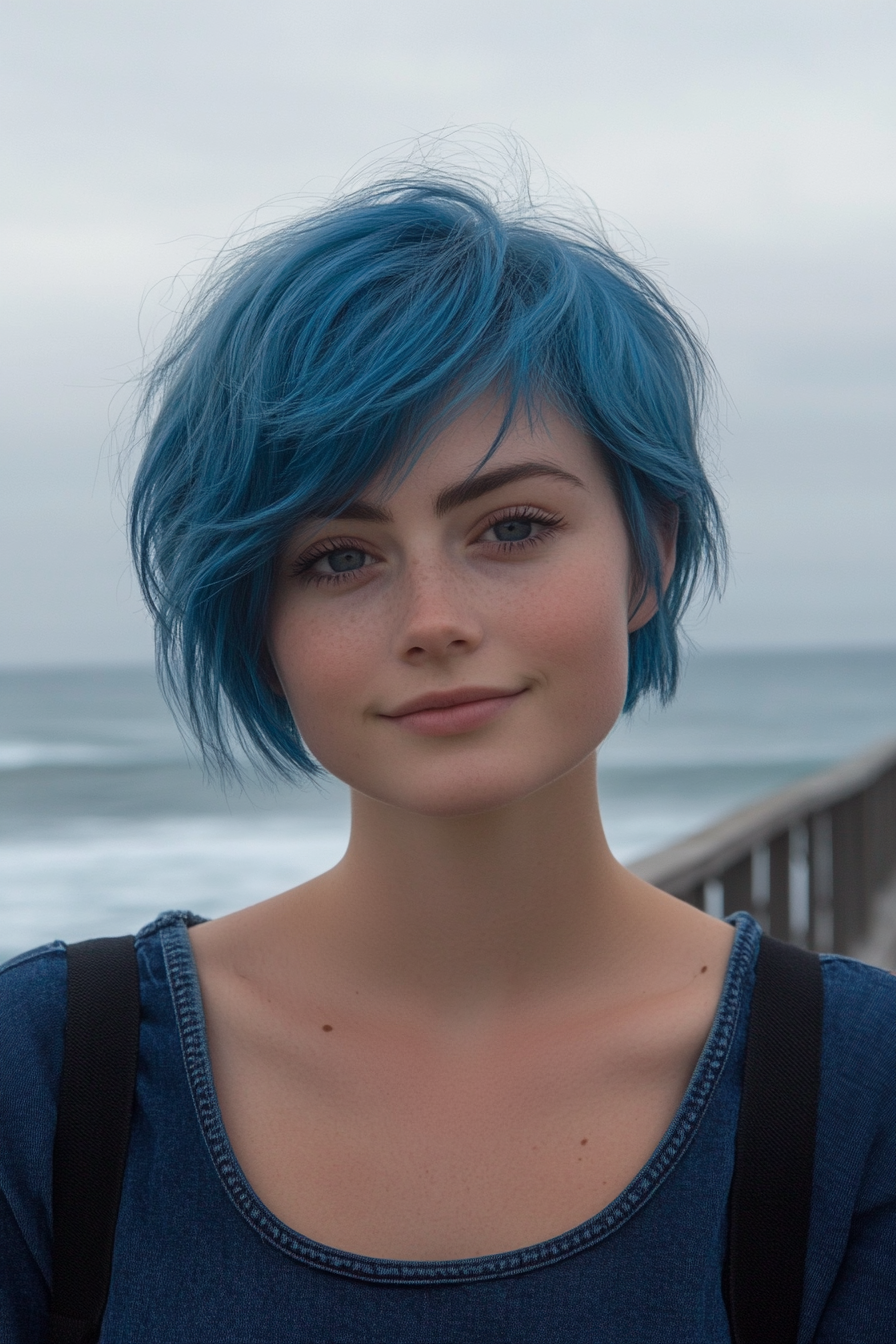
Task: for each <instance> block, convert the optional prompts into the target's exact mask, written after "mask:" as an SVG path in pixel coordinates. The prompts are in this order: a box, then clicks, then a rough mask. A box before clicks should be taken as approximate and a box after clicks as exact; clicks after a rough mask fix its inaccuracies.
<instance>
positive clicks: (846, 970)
mask: <svg viewBox="0 0 896 1344" xmlns="http://www.w3.org/2000/svg"><path fill="white" fill-rule="evenodd" d="M821 965H822V973H823V976H824V990H825V993H824V1028H823V1035H822V1071H821V1092H820V1096H819V1110H818V1136H817V1142H818V1149H817V1151H818V1156H819V1159H820V1162H821V1167H822V1169H823V1170H824V1171H825V1173H826V1180H827V1182H828V1185H829V1187H830V1189H831V1190H834V1189H840V1190H841V1194H842V1196H843V1197H844V1198H846V1191H847V1190H848V1191H849V1192H850V1193H849V1199H850V1200H851V1201H852V1203H853V1207H855V1208H856V1209H858V1210H861V1209H862V1208H863V1207H866V1208H868V1207H873V1206H879V1205H880V1204H882V1203H888V1202H890V1201H893V1200H894V1199H896V976H894V975H891V974H890V972H889V971H883V970H879V969H878V968H877V967H875V966H868V965H866V964H865V963H864V962H861V961H853V960H852V959H851V958H849V957H839V956H828V955H823V956H822V958H821Z"/></svg>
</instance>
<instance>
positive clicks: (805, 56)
mask: <svg viewBox="0 0 896 1344" xmlns="http://www.w3.org/2000/svg"><path fill="white" fill-rule="evenodd" d="M4 12H5V16H6V17H5V19H4V20H3V23H4V26H5V32H4V33H3V34H2V35H0V45H2V52H3V56H2V61H3V68H2V69H0V97H2V100H3V103H4V106H5V116H4V126H5V132H6V133H5V137H4V146H3V158H2V181H3V188H4V190H3V200H4V204H3V207H2V221H0V227H2V257H3V261H4V267H3V272H4V274H3V278H2V290H0V356H2V360H0V369H2V404H0V428H2V438H0V454H2V456H0V472H2V480H0V548H2V553H0V575H2V578H0V662H3V663H6V664H13V663H17V664H26V663H45V662H67V661H94V660H98V661H102V660H107V659H115V660H131V659H139V658H144V657H147V656H148V655H149V650H150V638H149V632H148V629H147V626H146V622H145V620H144V619H143V617H142V615H141V613H140V605H139V599H138V597H137V593H136V589H135V586H134V584H133V582H132V580H131V579H130V577H129V570H128V564H127V558H126V554H125V548H124V545H123V541H122V536H121V510H120V508H119V507H118V506H117V505H116V504H115V502H114V492H113V488H112V475H113V462H112V458H111V455H110V454H111V449H110V440H109V429H110V424H111V423H112V422H113V421H114V419H115V417H116V416H118V415H119V414H120V413H121V410H122V405H123V400H124V396H125V394H124V393H123V392H121V391H120V390H119V391H118V394H117V397H115V399H114V400H113V396H114V394H115V393H116V389H120V388H121V386H122V384H123V383H124V381H125V380H126V379H127V377H128V375H129V373H130V372H132V371H133V370H134V369H136V368H137V367H138V365H139V361H140V356H141V351H142V349H143V347H144V344H145V343H146V342H149V344H150V345H152V343H153V342H154V341H155V340H157V338H158V335H159V333H160V331H161V330H163V327H164V313H165V310H166V305H169V306H170V304H171V302H173V301H175V302H176V301H177V296H178V295H179V294H182V293H183V287H184V283H185V281H184V280H183V279H182V280H181V281H179V282H176V283H174V284H172V280H173V278H174V277H176V276H179V275H180V276H184V275H185V276H186V277H189V275H190V274H195V273H196V270H197V259H199V260H201V259H202V258H203V257H207V256H209V255H210V254H211V253H212V252H213V251H214V250H215V249H216V248H217V247H218V246H219V245H220V243H221V242H222V241H223V240H224V239H225V238H226V237H227V236H228V235H229V234H231V233H232V231H233V230H234V229H235V228H237V227H239V226H241V225H245V223H246V222H247V220H249V219H250V218H251V217H252V212H254V211H256V210H257V209H258V208H259V207H262V215H261V217H262V218H263V219H266V218H273V217H274V216H277V215H282V214H283V213H284V211H285V210H287V209H289V208H291V206H290V202H293V203H294V204H295V205H299V204H301V201H302V200H303V199H307V198H308V196H309V194H310V195H317V196H319V195H320V194H322V193H326V192H327V191H329V190H331V189H332V188H333V187H334V186H335V185H336V183H337V182H338V181H339V179H340V178H342V177H343V176H344V175H345V174H346V173H348V172H350V171H351V170H352V168H353V166H355V165H357V164H358V162H359V161H360V160H363V159H365V158H367V157H368V156H370V155H375V154H376V153H378V152H386V153H389V152H393V151H392V150H390V147H391V146H394V145H395V144H396V142H401V141H406V140H408V138H409V137H413V136H416V135H419V134H422V133H426V132H431V131H434V130H437V129H439V128H443V127H447V126H469V125H471V124H487V125H495V126H501V127H508V128H512V129H513V130H514V131H515V132H516V133H518V134H519V135H521V136H523V137H525V139H526V141H527V142H528V143H529V144H530V145H531V146H532V148H533V150H534V151H535V152H536V154H538V155H540V156H541V158H542V159H543V160H544V161H545V163H546V164H547V165H548V166H549V168H551V169H552V170H554V171H555V172H556V173H557V174H559V175H560V176H561V177H562V178H563V179H566V180H571V181H572V182H574V183H576V184H578V186H580V187H581V188H583V189H584V190H585V191H587V192H588V193H589V194H590V195H591V196H592V197H593V198H594V200H595V201H596V202H597V204H598V205H599V207H600V208H601V211H602V212H603V214H604V216H605V218H606V220H607V223H608V225H609V227H610V229H611V231H614V232H615V235H616V237H617V238H619V239H620V240H622V241H623V242H624V244H625V245H626V246H627V247H629V248H630V249H632V250H633V252H634V254H635V255H639V256H641V257H644V258H646V259H647V260H648V261H649V264H650V265H651V267H652V268H653V270H654V272H655V274H657V275H658V276H660V277H661V278H662V279H663V281H664V283H666V284H667V285H669V286H671V287H672V288H673V289H674V290H675V291H676V292H677V293H678V294H679V295H680V296H682V299H683V301H684V302H685V305H686V307H687V309H688V311H689V312H690V313H691V314H692V316H693V317H694V319H695V320H696V321H697V323H698V325H699V326H700V328H701V330H702V331H703V333H704V335H705V336H706V338H707V340H708V342H709V345H710V348H711V350H712V352H713V355H714V357H715V360H716V363H717V365H718V368H719V371H720V374H721V376H722V379H723V381H724V384H725V387H726V389H727V400H726V402H725V403H724V405H723V413H722V419H721V424H720V427H719V432H718V457H717V463H716V467H715V471H716V478H717V480H718V482H719V484H720V486H721V489H722V492H723V494H724V496H725V497H726V499H727V505H728V516H729V522H730V527H731V533H732V542H733V554H734V570H733V577H732V582H731V585H730V588H729V592H728V595H727V597H726V599H725V601H724V603H723V604H722V605H721V606H720V607H719V608H718V609H717V610H715V611H714V612H713V613H712V614H711V615H710V616H709V617H708V618H707V619H706V620H705V621H704V623H703V624H701V625H700V626H699V628H698V630H697V635H698V639H699V641H700V642H701V643H702V644H704V645H705V646H720V645H724V646H731V645H738V646H743V645H770V644H779V645H793V644H802V645H806V644H810V645H811V644H819V645H822V644H882V643H890V644H892V643H894V642H896V595H894V589H896V434H894V429H896V411H894V381H896V380H894V370H896V333H894V328H896V319H894V314H896V302H894V299H896V293H894V271H896V264H894V236H893V224H894V215H896V181H894V155H893V148H894V138H896V137H894V115H893V114H894V101H896V97H894V89H896V83H894V78H893V72H894V69H896V40H894V36H896V9H894V7H893V5H892V4H891V3H889V0H888V2H887V3H877V2H876V0H875V2H871V0H869V2H865V0H849V2H848V3H846V2H845V0H773V2H771V0H751V2H750V3H749V4H745V3H744V0H738V2H737V3H732V2H731V0H706V2H705V3H704V2H703V0H699V2H698V0H612V3H608V2H607V0H583V2H580V0H551V2H550V3H548V0H540V2H539V3H537V4H536V3H531V0H513V3H510V2H509V0H475V3H473V2H472V0H455V3H453V4H452V5H450V6H447V5H444V4H439V5H436V4H433V3H430V0H378V2H377V3H376V4H372V3H371V2H370V0H364V2H363V3H362V0H326V2H325V3H324V2H323V0H316V3H313V4H311V3H307V2H304V0H289V3H284V2H283V0H253V3H251V4H250V3H248V2H247V0H236V2H234V0H215V3H211V2H210V0H177V3H173V2H172V0H151V3H149V2H148V0H127V2H126V3H122V2H121V0H114V3H113V2H112V0H109V2H108V3H98V2H91V0H76V2H75V3H72V0H66V3H62V2H61V0H55V2H52V3H48V2H47V0H27V2H26V0H6V6H5V11H4ZM468 138H469V137H468ZM284 198H285V202H284ZM273 202H278V203H277V204H272V203H273ZM141 314H142V316H141Z"/></svg>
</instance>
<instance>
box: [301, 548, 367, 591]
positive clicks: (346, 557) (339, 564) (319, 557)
mask: <svg viewBox="0 0 896 1344" xmlns="http://www.w3.org/2000/svg"><path fill="white" fill-rule="evenodd" d="M374 563H375V559H374V557H373V556H372V555H371V554H370V552H369V551H365V550H362V548H361V547H360V546H338V545H337V546H325V547H324V548H323V549H322V550H321V549H317V550H312V551H311V552H310V553H308V552H306V554H305V555H303V556H300V557H299V559H298V560H297V561H296V562H295V565H294V566H293V573H294V574H295V575H297V576H298V577H300V578H305V579H309V580H311V581H312V582H314V583H328V582H329V583H336V582H338V581H339V580H340V579H349V578H351V577H352V576H353V575H354V574H356V573H357V572H358V571H359V570H361V569H367V567H368V566H369V565H372V564H374Z"/></svg>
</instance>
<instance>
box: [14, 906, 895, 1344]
mask: <svg viewBox="0 0 896 1344" xmlns="http://www.w3.org/2000/svg"><path fill="white" fill-rule="evenodd" d="M734 918H735V920H736V924H737V936H736V939H735V943H734V947H733V950H732V953H731V960H730V963H729V968H728V974H727V978H726V981H725V986H724V990H723V993H722V997H721V1000H720V1002H719V1007H718V1011H717V1013H716V1017H715V1021H714V1024H713V1027H712V1030H711V1032H710V1035H709V1038H708V1040H707V1042H706V1045H705V1047H704V1050H703V1053H702V1055H701V1057H700V1060H699V1062H698V1064H697V1067H696V1070H695V1072H694V1075H693V1078H692V1079H691V1083H690V1086H689V1087H688V1090H687V1093H686V1094H685V1096H684V1099H683V1100H682V1103H681V1105H680V1107H679V1108H678V1112H677V1114H676V1116H675V1118H674V1120H673V1121H672V1123H671V1125H670V1126H669V1129H668V1131H667V1132H666V1134H665V1136H664V1138H663V1139H662V1141H661V1143H660V1144H659V1147H658V1148H657V1149H656V1151H655V1152H654V1154H653V1156H652V1157H651V1158H650V1160H649V1161H648V1162H647V1163H646V1165H645V1166H644V1167H643V1168H642V1170H641V1171H640V1172H639V1173H638V1174H637V1175H636V1176H635V1178H634V1179H633V1180H632V1182H631V1183H630V1185H628V1187H627V1188H626V1189H625V1190H624V1191H623V1192H622V1193H621V1194H620V1195H619V1196H618V1198H616V1199H614V1200H613V1202H612V1203H611V1204H610V1205H608V1206H607V1207H606V1208H605V1209H602V1210H601V1211H600V1212H598V1213H596V1214H595V1216H594V1217H593V1218H590V1219H589V1220H588V1221H587V1222H585V1223H582V1224H581V1225H580V1226H579V1227H575V1228H573V1229H571V1230H570V1231H569V1232H566V1233H564V1234H563V1235H562V1236H559V1237H553V1238H551V1239H550V1240H549V1241H545V1242H542V1243H541V1244H540V1245H537V1246H529V1247H527V1248H525V1249H524V1250H517V1251H511V1252H507V1253H505V1254H501V1255H487V1256H481V1257H478V1258H475V1259H464V1260H448V1261H436V1262H433V1261H413V1260H385V1259H374V1258H370V1257H366V1256H360V1255H352V1254H351V1253H350V1252H348V1251H342V1250H335V1249H333V1248H332V1247H328V1246H323V1245H321V1244H319V1243H317V1242H314V1241H311V1240H309V1239H308V1238H306V1237H303V1236H302V1235H301V1234H300V1233H299V1232H297V1231H295V1230H293V1229H291V1228H289V1227H287V1226H286V1225H285V1224H284V1223H282V1222H280V1221H279V1219H277V1218H276V1217H274V1215H273V1214H272V1213H271V1212H270V1210H268V1209H267V1208H266V1207H265V1206H264V1205H263V1204H262V1203H261V1201H260V1200H259V1199H258V1198H257V1196H256V1195H255V1194H254V1192H253V1190H252V1189H251V1187H250V1186H249V1184H248V1182H247V1181H246V1179H245V1177H244V1176H243V1173H242V1172H241V1170H240V1167H239V1164H238V1163H237V1161H236V1158H235V1157H234V1154H233V1151H232V1149H231V1147H230V1144H229V1142H228V1139H227V1135H226V1133H225V1131H224V1126H223V1124H222V1121H221V1113H220V1111H219V1109H218V1103H217V1099H216V1096H215V1090H214V1085H213V1082H212V1075H211V1069H210V1066H209V1057H208V1051H207V1048H206V1039H205V1024H204V1019H203V1013H202V1003H201V998H200V993H199V985H198V981H197V978H196V972H195V967H194V964H193V957H192V952H191V948H190V942H189V938H188V937H187V927H188V926H189V924H191V923H193V922H196V917H195V916H190V915H182V914H178V913H174V914H167V915H162V916H161V917H160V918H159V919H157V920H156V921H155V922H154V923H152V924H150V925H148V926H147V927H146V928H145V929H143V930H142V932H141V933H140V934H139V935H138V938H137V952H138V958H139V965H140V985H141V999H142V1012H143V1018H142V1024H141V1031H140V1061H139V1068H138V1074H137V1093H136V1104H135V1111H134V1121H133V1129H132V1134H131V1144H130V1151H129V1156H128V1163H127V1169H126V1173H125V1179H124V1188H123V1192H122V1200H121V1209H120V1212H119V1218H118V1231H117V1235H116V1241H115V1259H114V1265H113V1274H112V1286H111V1291H110V1294H109V1303H108V1308H107V1311H106V1316H105V1319H104V1323H103V1329H102V1335H101V1342H102V1344H111V1342H112V1341H115V1344H141V1342H142V1341H152V1344H223V1342H225V1341H233V1342H234V1344H250V1341H252V1342H253V1344H255V1342H256V1341H257V1342H258V1344H281V1342H282V1344H287V1341H288V1344H306V1341H307V1344H311V1342H312V1341H313V1344H324V1341H338V1344H379V1342H380V1341H381V1342H382V1344H455V1342H458V1344H459V1342H460V1341H463V1342H464V1344H476V1341H482V1342H483V1344H485V1342H486V1341H487V1342H488V1344H500V1342H501V1341H507V1342H508V1344H511V1341H512V1344H529V1342H531V1344H535V1342H536V1341H537V1344H550V1341H557V1344H579V1341H582V1342H584V1341H589V1344H595V1342H599V1344H642V1342H643V1344H686V1342H687V1344H691V1342H693V1344H716V1342H717V1341H728V1340H729V1339H730V1334H729V1329H728V1321H727V1317H726V1314H725V1306H724V1302H723V1298H722V1262H723V1257H724V1253H725V1243H726V1204H727V1200H728V1190H729V1185H730V1181H731V1172H732V1165H733V1158H734V1136H735V1130H736V1125H737V1114H738V1106H739V1103H740V1091H741V1075H742V1068H743V1054H744V1045H745V1040H746V1029H747V1024H748V1019H749V1008H750V995H751V992H752V987H753V971H754V964H755V959H756V952H757V949H758V942H759V928H758V925H757V924H756V923H755V921H754V920H753V919H752V918H751V917H750V916H749V915H738V916H735V917H734ZM822 966H823V973H824V983H825V1008H824V1043H823V1056H822V1075H821V1093H820V1100H819V1111H818V1136H817V1150H816V1169H815V1182H814V1192H813V1206H812V1223H811V1231H810V1237H809V1250H808V1258H807V1267H806V1287H805V1295H804V1301H803V1314H802V1324H801V1330H800V1344H808V1341H810V1340H812V1341H817V1342H818V1344H821V1341H825V1344H833V1342H834V1341H836V1344H893V1341H894V1340H896V977H893V976H890V975H888V974H887V973H886V972H884V971H878V970H874V969H872V968H871V967H868V966H865V965H863V964H861V963H860V962H856V961H851V960H849V959H847V958H844V957H831V956H825V957H823V958H822ZM65 997H66V962H65V948H64V945H63V944H62V943H58V942H57V943H52V944H50V945H48V946H46V947H43V948H38V949H36V950H35V951H33V952H28V953H25V954H24V955H23V956H21V957H18V958H16V959H14V960H13V961H11V962H8V963H7V964H6V966H5V967H4V968H2V970H0V1249H2V1254H0V1340H2V1341H4V1344H6V1342H7V1341H8V1342H9V1344H43V1340H44V1338H45V1327H46V1319H47V1311H48V1282H49V1279H50V1266H51V1212H50V1210H51V1183H52V1182H51V1164H52V1149H53V1126H54V1121H55V1105H56V1101H55V1099H56V1092H57V1087H58V1083H59V1075H60V1069H61V1061H62V1039H63V1023H64V1017H65Z"/></svg>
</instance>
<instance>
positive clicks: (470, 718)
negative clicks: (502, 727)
mask: <svg viewBox="0 0 896 1344" xmlns="http://www.w3.org/2000/svg"><path fill="white" fill-rule="evenodd" d="M522 694H523V692H522V691H482V692H473V695H474V696H475V698H471V699H464V700H460V701H455V703H454V704H450V703H449V704H446V703H444V701H445V700H447V699H449V697H448V696H444V697H443V696H433V697H432V699H431V701H430V702H428V703H427V702H423V701H421V702H420V704H421V707H420V708H414V707H413V702H412V707H411V708H409V709H407V710H405V711H404V712H399V713H397V714H389V715H387V716H385V717H387V718H389V719H391V720H392V722H393V723H397V724H398V725H399V727H401V728H407V729H408V730H409V731H410V732H412V733H422V734H424V735H427V736H429V737H451V736H452V735H453V734H455V733H469V732H472V731H473V729H474V728H481V727H482V726H483V725H484V724H486V723H490V722H491V721H492V719H496V718H498V717H499V715H501V714H503V713H504V711H505V710H506V709H509V708H510V706H511V705H512V704H513V702H514V700H518V699H519V697H520V696H521V695H522ZM439 700H442V701H443V703H442V704H439V703H438V701H439ZM434 702H435V703H434Z"/></svg>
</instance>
